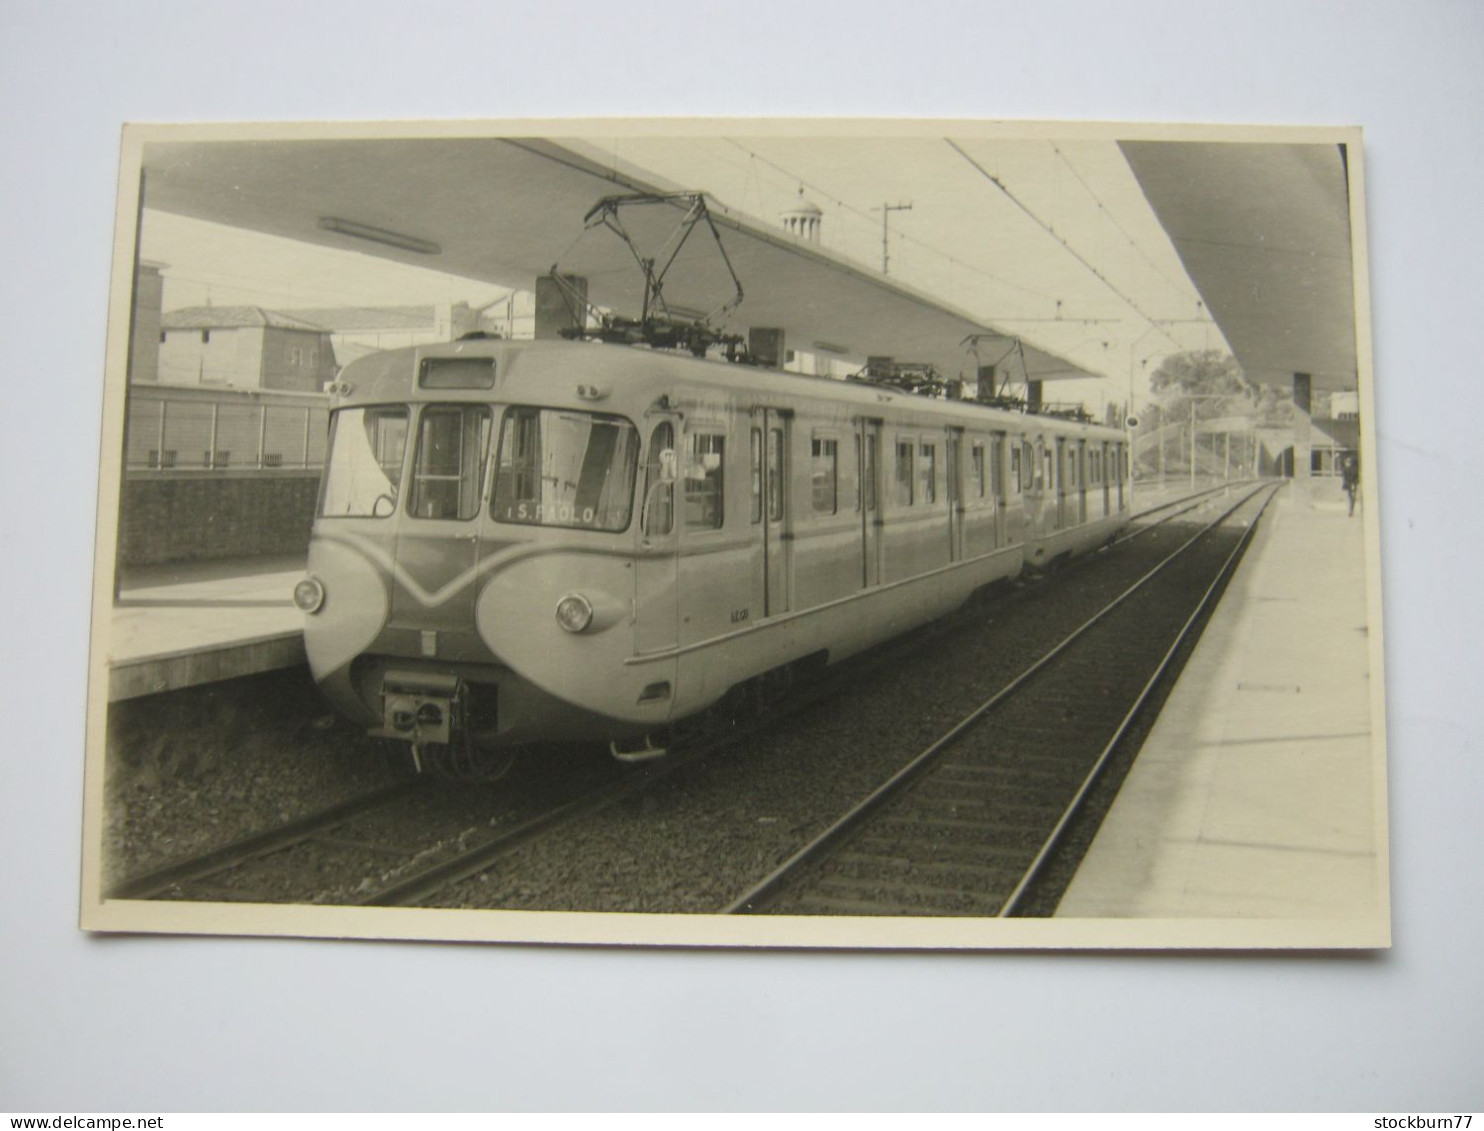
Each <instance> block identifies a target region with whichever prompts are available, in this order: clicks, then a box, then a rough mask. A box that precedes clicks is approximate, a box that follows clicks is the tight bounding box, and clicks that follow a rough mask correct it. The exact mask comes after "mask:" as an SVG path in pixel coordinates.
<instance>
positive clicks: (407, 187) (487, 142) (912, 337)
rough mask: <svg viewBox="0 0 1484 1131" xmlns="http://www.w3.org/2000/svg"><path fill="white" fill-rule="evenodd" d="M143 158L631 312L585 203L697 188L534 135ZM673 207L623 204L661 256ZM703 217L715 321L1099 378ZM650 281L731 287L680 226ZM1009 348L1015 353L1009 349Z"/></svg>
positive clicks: (224, 146)
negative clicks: (567, 280) (550, 280)
mask: <svg viewBox="0 0 1484 1131" xmlns="http://www.w3.org/2000/svg"><path fill="white" fill-rule="evenodd" d="M144 173H145V181H144V185H145V188H144V204H145V207H147V208H150V209H157V210H160V211H164V212H169V213H176V214H179V215H184V216H190V217H194V218H196V219H201V220H208V221H212V222H215V223H219V224H224V225H229V226H231V227H235V228H241V229H247V230H250V231H256V232H263V233H267V234H271V235H274V236H280V237H285V238H288V239H293V240H300V241H304V242H307V243H310V244H318V245H321V246H325V247H332V248H339V249H342V250H351V251H357V252H362V253H365V254H368V255H374V256H379V257H382V258H385V259H389V260H394V261H397V262H400V263H405V264H410V265H412V266H416V267H425V268H429V269H432V270H436V271H440V272H444V273H446V274H450V275H456V276H462V277H465V278H468V279H471V280H478V281H480V282H485V283H492V284H496V285H499V286H502V287H509V288H518V289H525V290H530V289H531V288H533V287H534V285H535V280H536V278H537V277H538V276H540V275H545V274H547V273H549V272H550V271H551V270H552V268H553V267H557V268H559V270H560V271H561V272H562V273H564V274H572V275H577V276H581V277H583V278H585V279H586V280H587V283H588V298H589V299H590V300H591V301H592V302H594V303H596V304H598V305H599V306H602V307H605V308H608V309H611V310H613V311H614V312H616V313H619V314H623V315H628V316H636V315H637V314H638V313H639V309H640V300H641V298H642V294H643V286H642V275H641V273H640V270H639V268H638V266H637V264H636V263H635V260H634V257H633V253H632V252H631V251H630V250H629V248H628V247H626V246H625V245H624V243H623V241H622V240H621V239H620V238H619V237H618V236H616V235H615V234H614V233H613V232H612V231H609V230H605V229H603V228H601V227H599V228H594V229H591V230H589V229H586V228H585V227H584V217H585V216H587V214H588V213H589V211H590V210H591V209H592V208H593V207H594V205H595V204H597V203H598V202H599V201H600V200H601V199H603V198H604V197H607V196H612V195H619V194H628V193H637V192H670V191H673V190H675V189H677V188H680V189H695V190H702V191H704V189H705V186H704V185H684V186H676V185H670V184H665V183H663V182H661V181H659V180H658V179H657V178H654V179H642V178H641V177H640V176H636V175H635V174H634V173H633V172H632V171H628V170H625V171H622V172H620V171H617V170H615V169H613V168H611V167H608V166H605V164H604V163H603V162H602V161H601V160H598V159H596V158H595V157H594V156H592V155H591V154H588V153H584V152H583V151H582V149H581V147H580V145H579V144H577V143H573V144H565V143H558V142H554V141H550V140H541V139H531V138H511V139H501V138H468V137H455V138H447V137H437V138H391V139H385V138H377V139H361V138H348V139H321V138H305V139H302V140H267V141H256V140H243V141H221V140H212V141H186V140H181V141H173V140H172V141H150V142H147V143H146V145H145V150H144ZM683 214H684V205H682V204H675V205H658V206H652V207H646V208H639V209H633V208H630V209H627V210H626V214H625V215H626V223H628V224H631V235H633V236H634V238H635V242H636V244H637V245H638V246H639V248H640V250H641V252H643V253H644V254H656V253H658V254H661V255H663V254H667V249H666V245H665V241H666V239H667V237H668V236H669V235H670V234H671V233H672V232H673V230H674V226H675V224H676V222H677V221H678V220H679V219H680V218H681V217H682V216H683ZM711 215H712V218H713V219H714V221H715V223H716V225H717V228H718V230H719V232H720V235H721V242H722V245H723V247H724V248H725V253H726V257H727V259H729V260H730V263H731V265H732V267H733V268H734V269H735V272H736V275H737V277H738V279H740V281H741V284H742V286H743V288H744V293H745V297H744V299H743V301H742V303H741V304H740V305H739V306H737V307H736V309H735V310H734V311H733V312H731V314H730V315H729V316H728V317H727V318H726V320H725V322H723V323H721V324H720V326H719V328H725V329H727V330H729V331H731V332H744V331H745V330H746V329H747V328H749V327H772V328H781V329H782V330H784V332H785V345H786V347H787V348H789V349H794V350H804V351H808V352H810V353H814V354H817V355H822V356H832V357H839V358H841V359H844V360H848V361H853V362H863V361H864V360H865V359H866V358H867V357H870V356H889V357H893V358H895V359H896V360H897V361H899V362H920V363H930V364H932V365H934V366H936V367H937V368H938V370H939V372H940V373H942V374H943V375H944V376H945V377H950V378H951V377H954V376H957V375H959V374H963V375H966V376H969V375H972V374H973V371H974V367H975V365H976V364H989V363H991V362H992V361H994V360H995V359H997V358H1003V359H1004V362H1005V364H1007V365H1010V366H1011V371H1010V374H1009V375H1010V376H1011V377H1012V378H1019V377H1020V376H1022V375H1025V376H1028V377H1029V378H1031V379H1034V380H1045V381H1052V380H1059V379H1068V378H1089V377H1097V376H1099V375H1098V374H1096V373H1092V372H1089V371H1087V370H1084V369H1081V368H1079V367H1078V366H1076V365H1074V364H1072V363H1071V362H1068V361H1065V360H1063V359H1061V358H1058V357H1055V356H1053V355H1051V354H1049V353H1046V352H1044V351H1041V350H1038V349H1035V348H1033V347H1031V346H1029V345H1026V346H1024V347H1023V350H1020V351H1013V352H1012V347H1014V346H1015V339H1014V337H1013V336H1012V335H1010V334H1006V333H1002V332H1001V331H1000V330H998V329H997V328H996V327H995V326H993V325H990V324H988V323H987V322H985V321H984V320H983V319H979V318H976V317H974V316H972V315H970V314H968V313H966V312H964V311H961V310H957V309H955V308H953V307H951V306H949V305H947V304H945V303H943V302H941V301H939V300H937V299H935V298H933V297H931V296H929V295H926V294H923V293H921V292H919V291H916V290H913V289H912V288H910V287H906V286H903V285H902V284H901V283H899V282H897V281H896V280H894V279H891V278H889V277H887V276H884V275H882V274H880V273H879V272H876V271H873V270H871V269H870V268H867V267H865V266H863V265H861V264H858V263H855V262H852V261H850V260H848V259H845V258H843V257H841V256H838V255H835V254H832V253H831V252H829V251H827V250H824V249H822V248H820V247H819V246H817V245H814V244H810V243H808V242H805V241H804V240H803V239H801V238H800V237H797V236H795V235H793V234H791V233H790V232H787V231H785V230H783V229H781V228H779V229H773V228H769V227H766V226H764V225H762V224H760V223H758V222H757V221H755V220H752V219H750V218H746V217H743V216H740V215H737V214H734V213H728V212H726V211H724V210H723V209H721V208H720V207H717V206H714V205H713V206H712V211H711ZM629 217H632V219H629ZM368 233H369V238H368ZM664 293H665V296H666V299H667V301H668V302H669V303H670V305H671V307H672V309H674V310H676V311H678V312H681V313H684V314H687V315H704V314H709V313H711V312H712V311H714V310H716V309H717V308H718V307H720V306H722V305H723V304H724V303H725V302H726V301H727V300H728V299H729V298H731V297H732V296H733V294H734V293H735V288H734V286H733V284H732V281H731V278H730V275H729V274H728V273H727V271H726V268H725V263H724V261H723V260H722V259H721V257H720V256H719V255H718V254H717V252H716V244H715V240H713V239H712V238H711V237H710V235H709V233H707V232H705V231H704V230H700V229H698V230H696V231H694V232H692V234H691V236H690V237H689V239H688V240H687V242H686V244H685V246H684V248H683V249H682V251H681V253H680V255H679V256H678V257H677V258H676V261H675V264H674V266H673V268H672V269H671V271H670V273H669V274H668V275H667V276H666V282H665V287H664ZM973 335H988V336H989V337H983V338H981V339H980V340H979V342H978V349H977V356H976V354H975V353H974V352H971V349H970V346H969V345H967V344H965V341H966V339H969V338H970V337H971V336H973ZM996 340H998V341H999V342H1000V343H1001V345H1000V347H999V348H996V346H995V342H996ZM1022 357H1023V361H1024V364H1023V366H1022V364H1021V362H1020V361H1019V360H1014V359H1016V358H1022Z"/></svg>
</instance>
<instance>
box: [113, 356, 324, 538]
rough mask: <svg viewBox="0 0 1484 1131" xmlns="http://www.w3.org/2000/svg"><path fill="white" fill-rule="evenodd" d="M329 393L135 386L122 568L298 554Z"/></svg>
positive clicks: (315, 485) (315, 487) (309, 513)
mask: <svg viewBox="0 0 1484 1131" xmlns="http://www.w3.org/2000/svg"><path fill="white" fill-rule="evenodd" d="M328 413H329V398H328V397H324V396H319V395H317V394H311V393H278V392H257V391H253V392H246V391H237V390H233V389H211V388H206V389H196V388H171V387H169V386H151V385H137V386H135V387H134V389H133V390H131V395H130V398H129V423H128V435H127V437H126V447H125V476H124V484H123V493H122V495H121V497H120V500H119V531H118V538H119V559H120V561H121V562H122V563H123V564H124V565H126V566H127V565H148V564H158V563H162V562H178V561H197V560H206V559H221V558H242V557H254V556H262V555H293V554H300V553H303V552H304V550H305V549H306V548H307V546H308V545H309V527H310V524H311V523H312V521H313V518H314V505H315V499H316V497H317V495H318V492H319V479H320V472H321V470H322V469H323V467H324V463H325V447H326V434H327V432H328Z"/></svg>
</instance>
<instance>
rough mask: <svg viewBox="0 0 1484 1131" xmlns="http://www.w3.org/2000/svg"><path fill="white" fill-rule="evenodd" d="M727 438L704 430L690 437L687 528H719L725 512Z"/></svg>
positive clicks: (686, 470) (687, 464)
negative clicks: (723, 510) (723, 511)
mask: <svg viewBox="0 0 1484 1131" xmlns="http://www.w3.org/2000/svg"><path fill="white" fill-rule="evenodd" d="M725 452H726V438H725V437H724V436H717V435H714V434H713V433H709V432H701V433H698V434H696V435H693V436H691V438H690V458H689V459H688V460H687V461H686V468H685V528H686V529H687V530H718V529H720V527H721V524H722V519H723V513H722V500H723V498H724V497H725V495H724V486H725V484H724V480H723V475H724V472H725V460H724V456H725Z"/></svg>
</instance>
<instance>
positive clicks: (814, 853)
mask: <svg viewBox="0 0 1484 1131" xmlns="http://www.w3.org/2000/svg"><path fill="white" fill-rule="evenodd" d="M1265 489H1266V488H1265V487H1263V486H1258V487H1255V488H1254V489H1253V490H1251V491H1249V492H1248V493H1246V494H1245V495H1243V496H1242V498H1241V499H1239V500H1237V502H1236V503H1234V504H1233V505H1232V506H1231V507H1229V508H1227V509H1226V510H1225V511H1223V512H1222V513H1221V514H1220V515H1218V516H1217V517H1216V518H1215V519H1214V520H1213V521H1212V522H1210V523H1209V524H1208V525H1207V526H1206V527H1204V528H1203V529H1201V530H1200V531H1198V532H1196V533H1195V534H1194V535H1192V536H1191V537H1190V538H1188V539H1187V540H1186V541H1185V542H1183V543H1182V544H1181V545H1180V546H1179V547H1177V548H1176V549H1175V550H1174V551H1173V552H1171V553H1170V554H1169V555H1167V556H1166V557H1165V558H1164V560H1163V561H1161V562H1159V563H1158V564H1157V565H1155V566H1154V567H1153V568H1152V569H1150V570H1149V571H1148V572H1146V573H1145V574H1144V575H1143V576H1142V577H1140V578H1139V579H1138V580H1137V581H1135V582H1134V583H1133V584H1132V585H1130V586H1129V587H1128V588H1127V589H1125V590H1124V591H1123V592H1122V593H1120V594H1119V595H1118V596H1116V597H1115V598H1113V600H1112V601H1110V602H1109V603H1108V604H1107V605H1105V606H1104V607H1103V608H1102V609H1101V610H1099V611H1098V612H1097V613H1096V614H1094V615H1093V616H1092V617H1090V618H1089V619H1088V620H1087V621H1085V622H1083V624H1082V625H1080V626H1079V627H1078V628H1076V629H1074V630H1073V631H1072V632H1071V633H1070V634H1069V635H1067V636H1066V637H1065V638H1063V639H1062V640H1061V641H1060V642H1059V643H1057V644H1056V645H1055V646H1053V647H1052V648H1051V649H1050V651H1048V652H1046V654H1045V655H1043V656H1041V657H1040V658H1039V659H1038V660H1036V661H1035V662H1034V663H1032V664H1031V665H1030V666H1029V667H1028V668H1026V669H1025V670H1024V671H1022V672H1021V673H1020V674H1019V675H1017V676H1016V677H1015V678H1014V679H1012V680H1011V681H1010V682H1009V683H1007V684H1005V685H1004V686H1003V687H1001V688H1000V689H999V690H998V691H996V692H995V693H994V694H993V695H992V696H990V697H989V698H988V699H986V700H985V701H984V702H982V703H980V704H979V705H978V706H977V707H975V708H974V709H973V710H972V711H970V712H969V713H968V714H967V715H966V716H964V718H962V719H961V720H959V722H958V723H956V724H955V725H954V726H953V727H951V728H950V729H949V730H947V731H946V732H944V733H943V734H942V735H940V736H939V737H938V738H937V739H935V740H934V741H933V742H932V743H930V744H929V745H928V746H927V747H926V748H924V749H923V750H922V751H921V752H920V753H918V754H917V755H915V756H914V757H913V758H912V759H911V760H910V761H908V762H907V763H906V764H905V765H904V766H902V768H901V769H899V770H897V771H896V773H894V774H892V775H891V777H889V778H887V779H886V780H885V781H884V782H882V783H881V785H879V786H877V787H876V789H875V790H873V791H872V792H871V793H870V794H869V795H867V796H866V797H865V798H864V799H863V800H861V801H860V802H858V803H857V804H856V805H855V806H854V807H852V808H851V809H849V810H848V811H846V812H845V813H844V814H842V815H841V816H840V817H838V818H837V819H836V820H835V821H834V822H833V823H832V824H830V825H829V827H828V828H826V829H825V830H824V831H823V832H821V833H820V834H819V835H818V836H816V837H815V838H814V839H813V840H812V841H810V842H809V843H808V844H806V845H804V846H803V847H802V848H800V849H799V850H798V851H797V852H795V853H794V854H793V855H792V856H790V857H789V858H788V859H787V860H785V861H784V862H783V863H782V864H780V865H779V866H778V867H777V868H775V869H774V870H773V871H772V872H770V873H769V874H768V875H767V876H766V877H764V878H763V879H762V880H761V881H760V882H759V883H757V884H755V885H754V886H753V887H752V888H750V889H749V890H748V891H746V892H744V893H743V894H742V895H741V896H739V897H737V898H736V899H734V900H733V901H732V902H731V903H730V904H728V905H727V906H726V907H725V908H724V909H723V911H722V913H723V914H728V915H739V914H750V913H752V912H753V911H754V910H755V909H756V907H757V906H758V905H759V904H760V903H762V902H763V901H765V900H767V899H768V898H770V897H771V896H772V895H773V894H774V893H775V892H776V891H777V890H778V889H779V888H780V887H782V885H783V883H784V881H785V880H786V879H787V878H788V877H790V876H792V875H793V874H795V873H796V872H797V871H798V869H799V868H800V867H802V866H803V865H804V864H806V863H808V862H810V861H812V860H814V859H816V858H817V857H819V856H820V855H821V854H822V853H823V852H824V851H825V850H826V849H827V848H829V847H831V846H832V845H834V844H835V843H836V842H837V841H839V840H840V839H841V838H842V837H843V836H844V835H845V834H846V833H848V832H850V831H852V830H854V829H855V828H856V827H857V826H858V825H859V824H860V822H861V821H862V819H863V818H864V817H866V816H867V815H868V814H870V813H872V812H874V811H875V810H876V809H877V808H878V807H879V806H880V805H881V804H883V803H884V802H885V801H887V800H888V799H890V798H892V797H894V796H896V795H897V793H898V792H899V791H900V790H901V789H902V787H903V786H905V785H906V784H907V783H908V782H909V781H911V780H914V779H915V778H916V777H917V776H918V775H919V774H920V773H922V772H923V771H924V770H925V769H926V768H927V767H928V766H929V765H930V764H931V763H933V762H934V761H935V760H936V759H937V757H938V755H939V754H941V753H942V752H943V751H944V750H945V749H947V748H948V747H949V746H951V745H952V744H953V743H954V742H956V741H957V740H958V739H959V738H960V737H962V736H963V735H964V734H965V733H966V732H968V731H969V730H971V729H972V728H973V727H974V726H975V725H976V724H978V723H979V721H980V720H981V719H982V718H983V717H984V716H985V715H987V714H988V713H989V712H990V711H992V710H994V709H995V708H996V707H999V706H1000V705H1001V704H1002V703H1003V702H1004V701H1005V700H1007V699H1008V698H1010V697H1011V696H1012V695H1014V694H1015V693H1016V692H1017V691H1018V690H1020V688H1021V687H1022V686H1024V685H1025V684H1026V683H1027V682H1028V681H1029V680H1030V679H1031V678H1032V677H1034V676H1035V675H1037V674H1039V673H1040V672H1041V671H1042V670H1043V669H1044V668H1046V667H1047V666H1049V665H1050V664H1051V663H1053V662H1054V661H1055V660H1057V659H1058V658H1060V657H1061V656H1062V655H1063V654H1064V653H1065V652H1066V651H1068V650H1069V649H1070V648H1071V647H1072V645H1074V644H1075V643H1076V642H1077V641H1078V640H1080V639H1081V638H1082V637H1083V636H1084V635H1085V634H1086V633H1088V632H1089V631H1091V630H1092V629H1093V628H1094V627H1095V626H1096V625H1097V624H1099V623H1100V622H1101V621H1102V620H1103V619H1104V618H1105V617H1107V616H1109V615H1110V614H1111V613H1112V612H1113V611H1114V610H1115V609H1117V608H1118V607H1119V606H1121V605H1123V604H1124V602H1126V601H1128V600H1129V599H1130V598H1132V597H1133V596H1134V594H1135V593H1137V592H1139V591H1140V590H1141V589H1143V587H1144V586H1145V585H1147V584H1148V583H1149V582H1150V581H1151V580H1153V578H1154V577H1155V576H1157V575H1158V574H1160V573H1161V572H1163V570H1164V569H1165V568H1166V567H1168V566H1169V565H1170V564H1171V563H1173V562H1174V561H1175V560H1176V559H1177V558H1179V557H1180V556H1181V555H1183V554H1184V553H1185V552H1186V551H1187V550H1188V549H1189V548H1190V547H1191V546H1193V545H1194V544H1195V543H1196V542H1198V541H1200V540H1201V539H1202V538H1204V537H1205V536H1206V535H1207V534H1209V533H1210V532H1211V531H1213V530H1215V529H1216V528H1217V527H1219V526H1220V525H1221V524H1222V523H1224V522H1225V521H1226V520H1227V519H1228V518H1229V517H1230V516H1231V515H1232V514H1234V513H1235V512H1236V511H1237V510H1238V509H1240V508H1241V507H1242V506H1244V505H1245V504H1246V503H1247V502H1248V501H1249V500H1251V499H1252V498H1253V497H1254V496H1256V495H1257V494H1258V493H1259V492H1261V491H1263V490H1265Z"/></svg>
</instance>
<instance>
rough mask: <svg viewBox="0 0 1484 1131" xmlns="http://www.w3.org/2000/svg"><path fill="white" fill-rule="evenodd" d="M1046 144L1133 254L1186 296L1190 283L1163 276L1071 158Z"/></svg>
mask: <svg viewBox="0 0 1484 1131" xmlns="http://www.w3.org/2000/svg"><path fill="white" fill-rule="evenodd" d="M1047 144H1049V145H1050V146H1051V150H1052V152H1053V153H1055V154H1056V155H1057V156H1058V157H1060V158H1061V160H1062V164H1064V165H1065V166H1066V167H1067V169H1068V170H1070V171H1071V174H1072V176H1073V177H1075V178H1076V179H1077V183H1078V184H1079V185H1081V186H1082V188H1083V189H1084V190H1085V191H1086V193H1087V195H1088V196H1090V197H1091V198H1092V201H1093V203H1094V204H1096V205H1097V206H1098V211H1099V212H1100V213H1102V214H1103V215H1104V216H1106V217H1107V218H1108V220H1109V222H1110V223H1111V224H1112V225H1113V226H1114V227H1115V228H1117V229H1118V233H1119V235H1121V236H1123V238H1124V239H1125V240H1127V241H1128V245H1129V247H1131V248H1133V249H1134V252H1135V254H1137V255H1138V257H1139V258H1140V259H1142V260H1143V261H1144V262H1145V263H1147V264H1149V267H1150V269H1151V270H1153V272H1154V273H1155V274H1156V275H1158V276H1159V277H1160V278H1161V279H1163V280H1164V281H1165V282H1166V283H1168V284H1169V285H1170V286H1171V287H1173V288H1174V289H1175V290H1176V291H1177V292H1179V293H1180V295H1181V296H1182V297H1183V296H1184V295H1186V294H1188V293H1189V292H1190V290H1191V284H1190V281H1189V280H1188V279H1187V280H1186V281H1185V282H1181V281H1179V280H1177V279H1172V278H1170V277H1169V275H1167V274H1165V272H1164V270H1163V269H1162V268H1161V267H1160V265H1159V264H1157V263H1155V262H1154V260H1153V259H1151V258H1149V255H1148V254H1147V253H1146V252H1145V251H1144V249H1143V248H1142V247H1140V246H1139V242H1138V240H1136V239H1134V237H1133V236H1131V235H1129V234H1128V229H1127V228H1125V227H1124V226H1123V225H1122V224H1120V223H1119V222H1118V217H1117V216H1115V215H1114V214H1113V212H1112V210H1111V209H1109V208H1108V206H1107V205H1106V204H1104V203H1103V198H1102V197H1100V196H1099V195H1098V194H1097V192H1096V191H1095V190H1094V189H1093V187H1092V186H1091V185H1089V184H1088V183H1087V180H1086V178H1084V177H1083V176H1082V174H1081V173H1080V172H1079V171H1078V169H1077V166H1075V165H1073V164H1072V160H1071V158H1069V157H1068V156H1067V155H1066V154H1065V153H1064V152H1063V151H1062V148H1061V146H1059V145H1057V144H1056V142H1054V141H1049V142H1048V143H1047Z"/></svg>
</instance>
